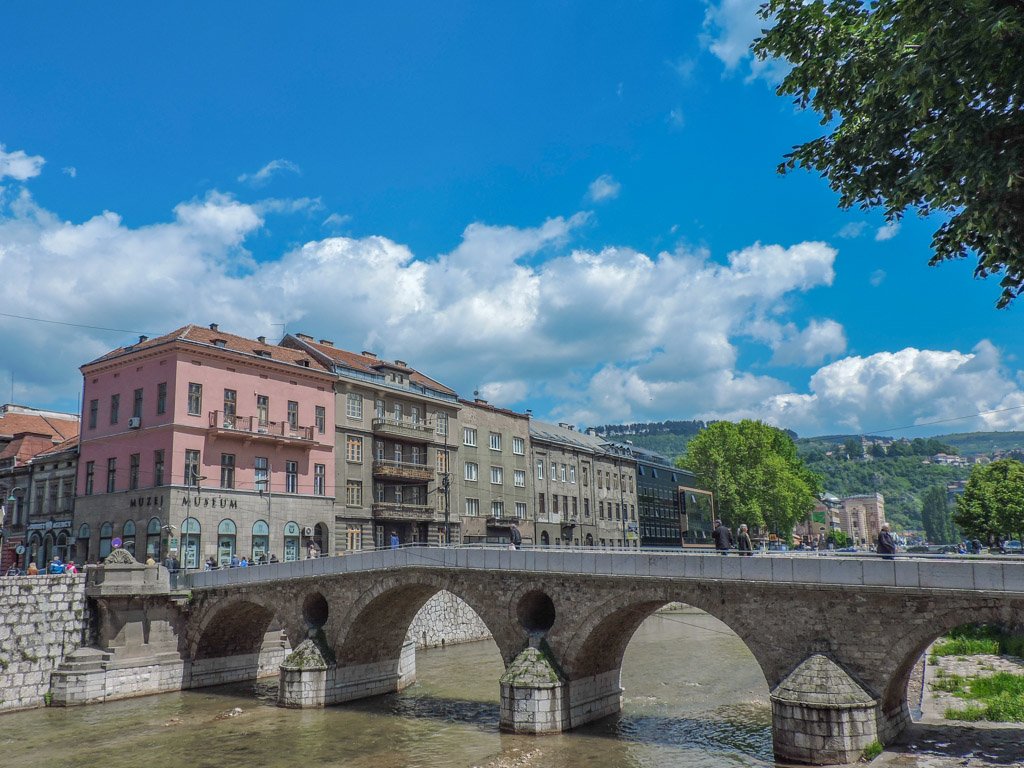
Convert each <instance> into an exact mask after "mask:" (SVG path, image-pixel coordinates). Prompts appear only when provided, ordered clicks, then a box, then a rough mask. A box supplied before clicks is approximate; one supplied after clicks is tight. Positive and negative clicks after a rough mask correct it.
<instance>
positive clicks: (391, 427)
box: [373, 416, 434, 443]
mask: <svg viewBox="0 0 1024 768" xmlns="http://www.w3.org/2000/svg"><path fill="white" fill-rule="evenodd" d="M373 431H374V432H375V433H376V434H378V435H391V436H392V437H398V438H405V439H406V440H415V441H417V442H421V443H426V442H430V440H431V439H432V438H433V436H434V425H433V424H430V423H428V422H425V421H412V420H411V419H396V418H392V417H388V416H384V417H381V416H378V417H377V418H375V419H374V420H373Z"/></svg>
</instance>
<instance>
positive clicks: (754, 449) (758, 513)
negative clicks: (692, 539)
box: [680, 420, 821, 535]
mask: <svg viewBox="0 0 1024 768" xmlns="http://www.w3.org/2000/svg"><path fill="white" fill-rule="evenodd" d="M680 466H682V467H684V468H686V469H689V470H690V471H692V472H693V473H694V474H696V475H697V479H698V480H699V481H700V482H701V483H703V484H705V487H706V488H708V489H709V490H711V491H712V492H714V494H715V508H716V511H717V515H718V516H719V517H721V519H722V520H724V521H725V522H726V524H727V525H730V526H733V527H735V526H736V525H739V524H740V523H747V524H748V525H752V526H753V525H756V526H760V527H763V528H764V527H766V528H768V530H770V531H773V532H776V533H779V534H781V535H788V534H789V533H790V532H792V530H793V526H794V525H796V523H797V522H799V521H800V520H802V519H804V518H805V517H806V516H807V515H808V514H809V513H810V512H811V510H812V509H813V508H814V504H815V502H816V501H817V496H818V493H819V492H820V490H821V480H820V478H819V477H818V476H817V475H815V474H814V473H812V472H811V471H810V470H808V469H807V467H806V466H804V463H803V462H802V461H801V460H800V458H799V457H798V456H797V454H796V445H795V444H794V443H793V439H792V438H791V437H790V436H789V435H787V434H786V433H785V432H783V431H782V430H780V429H776V428H775V427H770V426H768V425H767V424H763V423H762V422H760V421H750V420H744V421H741V422H740V423H739V424H735V423H733V422H728V421H720V422H716V423H715V424H712V425H710V426H709V427H708V428H707V429H705V430H704V431H703V432H701V433H700V434H699V435H697V436H696V437H695V438H694V439H693V440H691V441H690V444H689V446H687V451H686V455H685V456H684V457H683V458H682V459H681V460H680Z"/></svg>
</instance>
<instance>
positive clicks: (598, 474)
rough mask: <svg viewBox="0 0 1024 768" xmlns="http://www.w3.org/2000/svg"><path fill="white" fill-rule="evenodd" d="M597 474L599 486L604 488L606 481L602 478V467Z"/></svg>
mask: <svg viewBox="0 0 1024 768" xmlns="http://www.w3.org/2000/svg"><path fill="white" fill-rule="evenodd" d="M596 474H597V487H598V488H602V489H603V488H604V482H603V481H602V479H601V470H600V469H599V470H597V472H596Z"/></svg>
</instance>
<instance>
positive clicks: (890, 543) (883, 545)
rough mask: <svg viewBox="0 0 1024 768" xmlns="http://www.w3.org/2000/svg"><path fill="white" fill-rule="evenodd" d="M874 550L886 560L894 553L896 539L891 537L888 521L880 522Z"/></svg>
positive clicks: (890, 558)
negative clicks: (880, 527)
mask: <svg viewBox="0 0 1024 768" xmlns="http://www.w3.org/2000/svg"><path fill="white" fill-rule="evenodd" d="M875 550H876V551H877V552H878V554H880V555H881V556H882V557H884V558H885V559H886V560H892V556H893V555H895V554H896V540H895V539H893V537H892V534H891V533H890V532H889V524H888V523H882V529H881V530H880V531H879V532H878V545H877V546H876V547H875Z"/></svg>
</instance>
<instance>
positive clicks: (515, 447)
mask: <svg viewBox="0 0 1024 768" xmlns="http://www.w3.org/2000/svg"><path fill="white" fill-rule="evenodd" d="M512 453H514V454H515V455H516V456H525V455H526V440H524V439H523V438H521V437H513V438H512Z"/></svg>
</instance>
